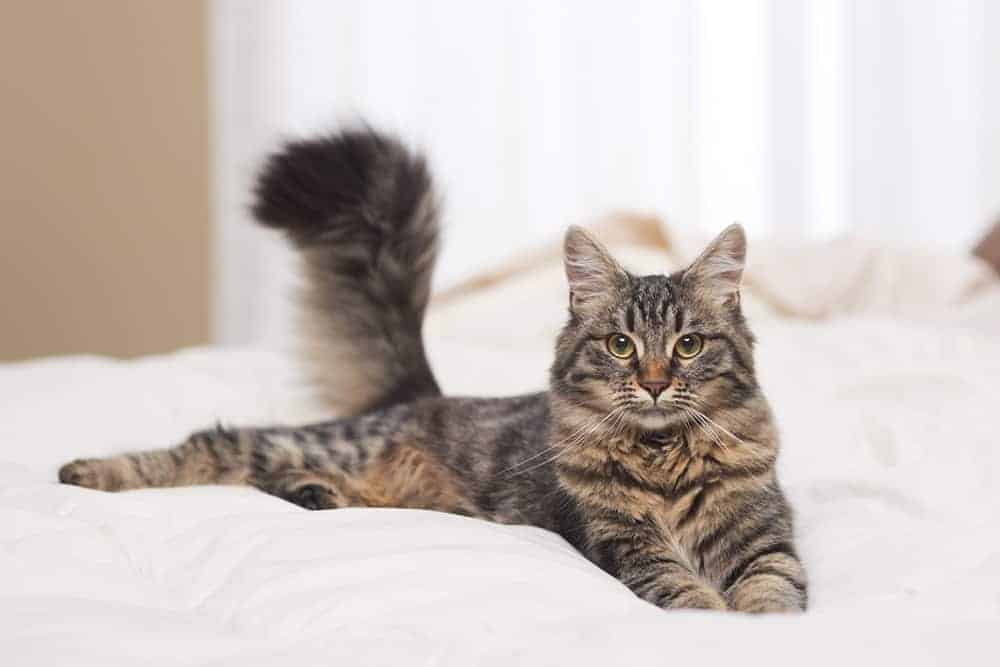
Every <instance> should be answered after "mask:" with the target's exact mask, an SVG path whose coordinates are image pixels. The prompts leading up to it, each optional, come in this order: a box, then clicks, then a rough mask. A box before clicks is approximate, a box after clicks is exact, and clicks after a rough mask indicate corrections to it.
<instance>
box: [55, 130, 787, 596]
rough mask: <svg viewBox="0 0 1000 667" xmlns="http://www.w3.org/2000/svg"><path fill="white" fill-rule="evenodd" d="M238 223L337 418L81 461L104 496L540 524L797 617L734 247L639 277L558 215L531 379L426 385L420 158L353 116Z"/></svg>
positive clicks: (608, 560) (637, 570)
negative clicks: (510, 383)
mask: <svg viewBox="0 0 1000 667" xmlns="http://www.w3.org/2000/svg"><path fill="white" fill-rule="evenodd" d="M255 194H256V203H255V205H254V214H255V217H256V218H257V219H258V221H259V222H261V223H262V224H264V225H265V226H268V227H271V228H275V229H279V230H282V231H283V232H284V233H285V234H286V235H287V237H288V238H289V239H290V240H291V241H292V243H293V244H294V245H295V246H296V247H297V249H298V251H299V252H300V254H301V258H302V260H303V265H304V267H305V274H306V278H307V281H306V282H307V290H308V291H307V294H306V298H305V300H304V304H305V306H306V307H305V309H304V310H305V313H306V315H307V321H306V322H305V323H304V326H305V329H306V330H307V331H309V332H310V340H311V341H312V343H313V345H314V349H313V352H312V353H313V357H312V360H313V363H312V365H311V366H312V369H313V371H314V372H315V373H316V380H317V381H318V384H319V386H320V387H321V388H323V389H324V390H325V392H326V396H327V398H328V400H329V401H330V404H331V406H333V407H334V408H335V409H336V411H337V413H338V414H340V415H342V417H340V418H338V419H334V420H332V421H327V422H324V423H319V424H314V425H310V426H304V427H300V428H291V427H268V428H240V429H227V428H223V427H221V426H220V427H217V428H215V429H210V430H205V431H202V432H199V433H195V434H194V435H192V436H190V438H188V439H187V440H186V441H185V442H184V443H182V444H180V445H178V446H176V447H173V448H170V449H164V450H154V451H145V452H138V453H130V454H122V455H119V456H113V457H110V458H106V459H82V460H76V461H73V462H70V463H68V464H66V465H64V466H63V467H62V468H61V469H60V470H59V480H60V481H61V482H63V483H67V484H75V485H79V486H83V487H88V488H92V489H101V490H105V491H122V490H126V489H136V488H142V487H167V486H182V485H191V484H247V485H252V486H254V487H257V488H259V489H261V490H263V491H265V492H267V493H270V494H273V495H275V496H278V497H280V498H283V499H285V500H288V501H290V502H293V503H296V504H298V505H300V506H302V507H305V508H308V509H331V508H339V507H407V508H422V509H430V510H440V511H444V512H453V513H457V514H463V515H467V516H471V517H478V518H481V519H487V520H490V521H496V522H500V523H507V524H532V525H535V526H540V527H542V528H545V529H548V530H551V531H555V532H556V533H559V534H560V535H562V536H563V537H564V538H565V539H566V540H567V541H568V542H569V543H570V544H571V545H573V546H574V547H575V548H576V549H577V550H579V551H580V552H581V553H582V554H584V555H585V556H586V557H587V558H589V559H590V560H591V561H593V562H594V563H596V564H597V565H598V566H600V567H601V568H603V569H604V570H606V571H607V572H608V573H610V574H611V575H613V576H615V577H617V578H618V579H619V580H620V581H621V582H622V583H624V584H625V585H626V586H628V587H629V588H630V589H631V590H632V591H633V592H634V593H635V594H636V595H638V596H639V597H640V598H642V599H644V600H647V601H649V602H651V603H652V604H654V605H657V606H659V607H662V608H691V609H711V610H725V609H730V610H735V611H741V612H797V611H801V610H804V609H805V608H806V604H807V583H806V574H805V571H804V569H803V567H802V565H801V563H800V560H799V558H798V556H797V554H796V549H795V546H794V542H793V525H792V513H791V509H790V507H789V504H788V502H787V501H786V499H785V497H784V495H783V494H782V491H781V488H780V486H779V484H778V480H777V477H776V473H775V459H776V456H777V453H778V433H777V430H776V428H775V424H774V420H773V418H772V416H771V412H770V409H769V407H768V404H767V402H766V400H765V398H764V396H763V394H762V393H761V389H760V387H759V386H758V383H757V380H756V377H755V373H754V357H753V345H754V337H753V335H752V334H751V332H750V330H749V329H748V326H747V323H746V321H745V319H744V316H743V314H742V311H741V306H740V298H739V297H740V292H739V288H740V281H741V277H742V272H743V266H744V261H745V254H746V239H745V236H744V232H743V230H742V228H741V227H739V226H738V225H733V226H730V227H729V228H727V229H725V230H724V231H723V232H722V233H721V234H720V235H719V236H718V237H717V238H716V239H715V240H714V241H712V242H711V244H709V245H708V247H707V248H706V249H705V250H704V252H702V254H701V255H700V256H699V257H698V258H697V259H696V260H695V261H694V262H693V263H692V264H691V265H690V266H688V267H687V268H685V269H684V270H682V271H678V272H676V273H673V274H671V275H649V276H637V275H633V274H631V273H629V272H628V271H627V270H626V269H624V268H623V267H622V266H621V265H620V264H619V263H618V262H617V261H616V260H615V259H614V258H613V257H612V256H611V254H610V253H609V252H608V250H607V249H606V248H605V247H604V246H603V245H602V244H601V243H600V242H599V241H598V240H597V239H595V238H594V237H592V236H591V235H590V234H589V233H588V232H586V231H585V230H583V229H581V228H579V227H571V228H570V229H569V230H568V231H567V233H566V236H565V243H564V260H565V271H566V278H567V280H568V284H569V294H568V296H569V298H568V319H567V322H566V325H565V327H564V328H563V329H562V332H561V333H560V334H559V336H558V339H557V341H556V344H555V350H556V352H555V361H554V363H553V364H552V366H551V370H550V379H549V389H548V391H547V392H542V393H535V394H530V395H526V396H518V397H512V398H452V397H443V396H442V395H441V391H440V389H439V387H438V384H437V382H436V381H435V379H434V376H433V373H432V372H431V369H430V366H429V364H428V361H427V358H426V356H425V354H424V346H423V341H422V334H421V325H422V321H423V317H424V312H425V310H426V307H427V302H428V297H429V292H430V279H431V273H432V270H433V266H434V262H435V257H436V253H437V247H438V236H439V223H438V218H439V205H438V200H437V197H436V194H435V191H434V188H433V184H432V180H431V177H430V174H429V170H428V168H427V165H426V162H425V160H424V159H423V158H422V157H421V156H420V155H418V154H415V153H413V152H411V151H410V150H409V149H407V148H406V147H405V146H404V145H403V144H402V143H400V142H399V140H398V139H396V138H395V137H392V136H388V135H385V134H381V133H378V132H376V131H374V130H371V129H361V130H357V129H352V130H346V131H341V132H340V133H337V134H334V135H331V136H326V137H323V138H319V139H311V140H302V141H297V142H291V143H289V144H287V145H286V146H285V147H284V148H283V150H282V151H280V152H279V153H277V154H275V155H273V156H271V157H270V158H269V159H268V161H267V162H266V164H265V166H264V169H263V170H262V172H261V175H260V177H259V180H258V183H257V187H256V191H255Z"/></svg>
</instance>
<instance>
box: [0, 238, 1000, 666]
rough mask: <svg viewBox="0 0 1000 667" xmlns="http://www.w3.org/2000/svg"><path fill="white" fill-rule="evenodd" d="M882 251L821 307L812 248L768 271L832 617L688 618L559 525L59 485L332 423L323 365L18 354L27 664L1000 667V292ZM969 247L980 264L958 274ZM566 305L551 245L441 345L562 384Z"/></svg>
mask: <svg viewBox="0 0 1000 667" xmlns="http://www.w3.org/2000/svg"><path fill="white" fill-rule="evenodd" d="M661 241H662V243H660V244H659V245H657V243H652V244H650V243H649V242H645V241H644V242H643V243H637V242H635V240H634V239H633V240H632V241H628V242H626V241H622V242H621V243H619V244H618V245H617V246H616V247H615V250H616V252H618V253H619V254H620V255H622V256H623V259H624V260H625V262H626V264H631V265H632V266H637V267H639V268H640V269H643V268H648V269H649V270H661V271H662V270H668V269H669V268H670V267H671V266H672V265H673V264H676V263H677V262H678V261H681V260H680V259H679V258H678V257H677V256H676V254H677V253H678V252H682V251H680V250H679V249H678V247H679V244H677V243H673V244H672V245H671V246H670V247H667V242H666V241H665V240H662V239H661ZM813 250H814V251H815V252H817V253H819V255H821V256H823V257H827V258H829V257H830V256H831V255H836V253H838V252H839V253H842V254H843V253H844V252H845V249H844V247H840V248H839V249H832V248H830V247H827V248H826V249H819V248H816V249H813ZM869 250H871V249H869ZM857 252H858V250H857V248H853V249H851V250H850V252H849V255H850V256H851V257H854V256H856V255H857ZM877 252H878V256H879V257H880V258H881V259H879V261H878V262H874V263H873V262H872V261H868V262H867V263H865V262H862V263H860V264H858V266H862V267H866V268H865V269H864V270H863V271H862V273H864V274H865V275H863V276H861V277H858V276H855V277H854V278H852V280H857V281H860V282H858V283H857V285H856V286H855V287H856V291H852V290H850V289H848V288H849V287H850V286H847V287H845V286H844V285H841V286H840V287H839V288H837V289H839V290H840V291H839V292H837V290H834V289H833V288H831V286H830V284H826V285H822V284H821V285H818V286H817V287H816V288H815V289H816V290H817V295H818V296H817V298H816V299H809V298H808V295H807V294H803V287H802V285H801V284H797V285H795V286H794V290H796V292H795V293H794V294H792V295H788V294H785V295H784V297H786V298H782V295H781V294H780V292H781V287H780V285H782V284H784V283H785V281H782V280H780V279H778V278H779V277H780V274H781V272H782V271H785V272H787V271H789V270H791V269H790V268H789V267H790V266H791V262H792V259H791V257H792V256H784V257H781V256H779V255H780V253H779V255H775V256H774V262H775V263H773V264H770V265H767V266H759V267H758V268H757V269H756V270H755V271H751V272H750V273H749V274H748V283H750V284H751V287H753V286H754V285H756V290H754V289H751V290H750V292H751V293H750V294H749V295H748V298H747V303H748V312H749V313H750V318H751V324H752V326H753V328H754V329H755V331H756V333H757V336H758V338H759V341H760V342H759V345H758V349H757V361H758V366H759V375H760V379H761V383H762V385H763V387H764V389H765V391H766V393H767V395H768V396H769V398H770V400H771V403H772V405H773V407H774V411H775V414H776V416H777V420H778V423H779V425H780V427H781V431H782V435H783V445H782V452H781V456H780V463H779V472H780V477H781V479H782V482H783V484H784V486H785V488H786V491H787V493H788V496H789V498H790V500H791V502H792V503H793V505H794V506H795V508H796V526H797V531H798V536H799V537H798V540H799V545H800V551H801V553H802V557H803V560H804V562H805V564H806V567H807V569H808V572H809V576H810V581H811V606H810V609H809V611H808V612H807V613H806V614H804V615H801V616H791V617H789V616H770V617H749V616H743V615H738V614H717V613H708V612H697V611H670V612H667V611H663V610H660V609H657V608H654V607H653V606H651V605H648V604H647V603H645V602H643V601H641V600H639V599H637V598H635V597H634V596H633V595H632V594H631V593H630V592H629V591H628V590H627V589H626V588H624V587H623V586H622V585H621V584H619V583H618V582H617V581H616V580H614V579H613V578H611V577H609V576H608V575H606V574H605V573H603V572H602V571H601V570H599V569H598V568H596V567H595V566H593V565H592V564H590V563H589V562H588V561H587V560H585V559H584V558H583V557H581V556H580V555H579V554H577V553H576V552H575V551H574V550H573V549H572V548H570V547H569V546H568V545H567V544H566V543H565V542H564V541H563V540H562V539H561V538H560V537H558V536H557V535H554V534H551V533H548V532H546V531H543V530H540V529H536V528H533V527H529V526H500V525H495V524H490V523H487V522H483V521H479V520H475V519H469V518H464V517H458V516H451V515H447V514H440V513H435V512H426V511H416V510H392V509H345V510H332V511H323V512H307V511H305V510H302V509H299V508H298V507H295V506H293V505H290V504H288V503H285V502H284V501H281V500H279V499H277V498H274V497H270V496H267V495H265V494H263V493H259V492H256V491H254V490H252V489H247V488H235V487H196V488H185V489H163V490H141V491H133V492H128V493H121V494H106V493H101V492H97V491H92V490H87V489H82V488H76V487H70V486H61V485H58V484H56V483H55V474H56V470H57V467H58V466H59V464H61V463H63V462H65V461H66V460H69V459H71V458H74V457H78V456H95V455H103V454H110V453H113V452H118V451H122V450H126V449H136V448H150V447H161V446H169V445H171V444H174V443H176V442H177V441H179V440H180V439H182V438H183V437H184V436H185V435H186V434H187V433H188V432H190V431H192V430H195V429H198V428H201V427H204V426H206V425H208V424H211V423H214V422H216V421H221V422H223V423H225V424H227V425H242V424H246V425H250V424H273V423H287V424H294V423H300V422H307V421H312V420H318V419H322V418H326V417H327V416H329V415H328V414H327V413H326V411H325V410H324V408H323V406H322V405H319V404H318V403H317V402H316V401H315V399H314V397H313V395H312V392H311V391H310V389H309V386H308V383H307V382H306V380H305V379H304V377H305V376H304V373H303V371H302V369H301V368H300V367H299V366H298V365H297V364H296V363H294V361H293V359H294V355H293V354H292V353H291V352H290V351H289V350H288V349H286V347H285V346H283V345H273V344H272V345H268V344H261V345H257V346H254V347H248V348H230V349H225V348H211V347H209V348H200V349H190V350H182V351H179V352H176V353H173V354H169V355H164V356H157V357H148V358H143V359H137V360H132V361H118V360H113V359H107V358H97V357H64V358H53V359H42V360H34V361H29V362H24V363H17V364H6V365H0V526H2V532H0V655H2V656H4V658H3V660H4V662H5V664H15V665H53V664H69V663H72V664H74V665H91V664H93V665H102V666H104V667H107V666H113V665H133V664H140V663H141V664H149V665H160V664H163V665H167V664H169V665H187V664H191V665H240V666H241V667H247V666H249V665H258V664H259V665H272V664H338V663H339V664H344V663H348V661H349V663H348V664H352V665H389V664H392V665H400V664H405V665H456V666H457V665H462V666H468V665H513V664H526V665H581V666H584V665H609V664H611V665H617V664H626V663H630V662H634V663H638V662H639V661H642V662H644V663H647V664H648V663H651V664H666V663H670V662H678V661H697V663H698V664H714V663H721V662H722V661H724V660H725V661H734V662H735V661H739V663H740V664H745V663H750V664H754V663H767V664H769V665H779V664H780V665H783V664H793V663H801V662H804V661H807V662H808V663H810V664H833V663H842V662H843V661H844V660H854V661H861V663H862V664H871V663H875V662H876V661H888V662H890V663H891V664H904V663H905V664H911V665H924V664H928V665H930V664H939V663H944V662H947V663H949V664H995V660H996V649H997V636H998V633H1000V491H998V483H1000V447H998V444H1000V443H998V433H1000V428H998V423H1000V422H998V408H1000V393H998V391H1000V390H998V387H1000V336H998V335H997V332H998V331H1000V298H998V291H1000V290H998V288H997V287H996V285H990V284H988V281H986V282H984V280H985V279H984V277H983V276H984V274H983V273H982V272H980V271H979V269H978V268H977V267H970V266H967V265H965V264H964V263H963V262H964V260H962V261H959V260H957V259H955V258H944V259H942V260H941V262H938V263H936V264H934V266H935V267H936V269H935V270H936V271H938V272H939V273H941V275H942V280H946V279H947V280H950V279H952V278H954V281H953V282H954V285H952V286H951V287H950V288H949V289H948V290H945V291H944V292H942V291H940V290H939V291H936V292H935V291H934V290H926V294H925V295H924V296H921V295H919V294H916V295H914V294H911V293H909V292H908V291H907V290H906V289H901V288H900V285H903V286H904V287H907V286H908V287H913V286H915V285H920V284H921V282H920V281H922V280H923V281H924V282H926V281H927V278H926V275H924V274H926V273H927V268H926V265H923V272H922V273H921V271H920V268H921V264H920V263H919V262H915V261H914V260H913V255H912V253H910V252H909V251H906V252H904V251H900V252H899V253H895V254H894V253H888V254H886V253H885V252H884V251H883V250H881V249H879V250H878V251H877ZM862 254H863V253H862ZM801 256H802V253H801V251H800V252H798V253H796V254H795V257H799V258H801ZM887 257H888V258H889V259H886V258H887ZM869 259H870V258H869ZM949 261H951V262H952V263H953V264H954V265H955V266H956V267H959V268H958V269H957V270H959V271H966V274H965V277H964V278H963V277H960V278H955V275H953V274H954V272H953V271H952V272H951V273H948V275H947V276H945V275H944V273H945V272H946V269H944V268H942V267H944V266H945V265H947V264H948V262H949ZM879 262H881V263H879ZM886 262H888V264H889V265H890V267H891V268H890V269H887V270H885V271H882V273H879V271H878V270H876V271H874V274H873V273H872V270H873V267H876V266H882V267H883V269H884V268H885V263H886ZM942 262H943V263H942ZM907 266H910V267H911V268H910V269H907V268H906V267H907ZM907 270H912V271H914V272H915V273H918V274H920V275H914V276H913V277H912V279H911V278H908V277H907V275H906V271H907ZM865 272H867V273H865ZM837 275H838V276H840V275H842V274H837ZM859 275H860V274H859ZM873 275H874V277H873ZM879 276H881V277H879ZM970 276H973V277H974V278H975V279H974V280H972V278H970ZM970 280H972V282H971V283H970V282H969V281H970ZM886 281H894V282H892V285H894V286H890V285H888V284H887V282H886ZM973 283H974V284H975V285H976V286H977V287H976V288H975V289H971V288H970V284H973ZM935 284H937V282H936V281H935ZM775 285H778V286H779V287H778V288H775V287H774V286H775ZM790 289H791V288H790ZM864 290H875V292H876V294H875V295H874V296H873V295H872V294H868V297H871V298H866V297H865V294H864ZM911 291H912V290H911ZM858 292H861V293H860V294H859V293H858ZM831 293H837V294H840V295H842V296H843V297H844V298H842V299H840V300H839V301H836V302H829V298H828V297H829V295H830V294H831ZM820 295H825V296H826V298H827V302H826V305H824V306H823V308H822V309H820V310H821V312H812V311H810V312H800V311H801V309H799V310H797V309H796V308H797V307H796V305H795V304H798V303H801V304H807V306H806V307H807V308H811V309H812V310H813V311H815V310H816V303H817V300H819V299H820ZM887 295H888V296H887ZM875 297H877V298H875ZM921 299H923V301H921ZM789 304H791V305H789ZM564 313H565V288H564V287H563V285H562V282H561V277H560V275H559V267H558V262H557V261H555V260H553V259H552V258H551V257H548V258H546V257H545V256H539V259H538V261H537V262H536V263H535V264H534V265H532V266H527V267H525V266H519V267H518V268H517V270H513V271H510V272H507V273H504V272H500V273H499V274H496V275H493V276H492V277H491V278H490V279H489V280H485V281H478V282H473V283H470V286H468V287H467V288H466V289H460V290H457V291H453V292H451V293H450V295H449V296H448V297H447V298H441V299H439V300H438V302H437V303H436V305H435V307H434V308H433V310H432V313H431V315H430V320H429V322H428V324H427V339H428V343H429V348H430V350H429V352H430V357H431V360H432V363H433V365H434V367H435V369H436V370H437V372H438V374H439V376H440V378H441V381H442V384H443V386H444V388H445V390H446V391H447V392H448V393H453V394H473V395H502V394H512V393H517V392H521V391H529V390H534V389H537V388H539V387H541V386H543V384H544V380H545V372H546V366H547V364H548V363H549V362H550V360H551V356H552V343H553V336H554V333H555V331H556V330H557V328H558V326H559V324H560V320H561V318H562V317H563V316H564ZM483 378H489V379H488V381H484V380H483Z"/></svg>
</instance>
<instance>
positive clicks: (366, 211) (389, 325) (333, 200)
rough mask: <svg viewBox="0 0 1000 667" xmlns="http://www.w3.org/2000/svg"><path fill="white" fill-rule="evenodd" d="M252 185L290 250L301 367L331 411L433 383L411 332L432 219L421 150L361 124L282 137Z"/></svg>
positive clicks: (261, 217)
mask: <svg viewBox="0 0 1000 667" xmlns="http://www.w3.org/2000/svg"><path fill="white" fill-rule="evenodd" d="M256 194H257V200H256V203H255V205H254V208H253V212H254V216H255V217H256V218H257V220H258V221H259V222H260V223H261V224H262V225H264V226H267V227H270V228H272V229H278V230H281V231H283V232H284V233H285V234H286V236H287V237H288V238H289V240H291V241H292V243H293V244H294V245H295V246H296V247H297V248H298V250H299V255H300V257H301V260H302V265H303V269H304V272H305V279H306V280H305V286H306V289H305V293H304V294H303V298H302V300H301V305H302V309H301V316H302V318H301V326H302V329H303V330H304V332H305V334H306V335H305V340H306V341H307V344H308V345H309V350H308V355H307V356H308V357H309V358H310V360H311V363H310V365H309V369H310V371H311V372H312V373H313V376H314V378H315V381H316V384H317V387H318V388H319V390H320V391H321V392H322V394H323V396H324V397H325V398H326V400H327V402H328V404H329V405H330V406H331V407H332V408H333V409H334V410H335V411H336V412H337V414H345V415H346V414H359V413H361V412H365V411H368V410H372V409H375V408H378V407H382V406H385V405H390V404H392V403H397V402H405V401H412V400H414V399H416V398H420V397H422V396H436V395H438V394H440V391H439V390H438V386H437V383H436V382H435V380H434V376H433V374H432V373H431V371H430V367H429V366H428V364H427V358H426V356H425V354H424V345H423V338H422V336H421V323H422V321H423V317H424V310H425V309H426V307H427V300H428V298H429V296H430V284H431V274H432V272H433V269H434V261H435V258H436V256H437V245H438V225H439V223H438V204H437V198H436V196H435V194H434V188H433V184H432V182H431V177H430V173H429V172H428V170H427V166H426V164H425V163H424V160H423V158H422V157H420V156H418V155H414V154H412V153H410V152H409V151H408V150H407V149H406V148H405V147H404V146H403V145H402V144H401V143H400V142H399V141H397V140H396V139H394V138H392V137H388V136H385V135H381V134H377V133H375V132H373V131H371V130H368V129H359V130H350V131H347V132H342V133H340V134H336V135H333V136H330V137H326V138H321V139H313V140H309V141H298V142H291V143H289V144H287V145H286V146H285V148H284V150H282V151H281V152H279V153H276V154H275V155H272V156H271V157H270V158H269V159H268V161H267V163H266V164H265V166H264V169H263V171H262V172H261V175H260V178H259V179H258V183H257V190H256Z"/></svg>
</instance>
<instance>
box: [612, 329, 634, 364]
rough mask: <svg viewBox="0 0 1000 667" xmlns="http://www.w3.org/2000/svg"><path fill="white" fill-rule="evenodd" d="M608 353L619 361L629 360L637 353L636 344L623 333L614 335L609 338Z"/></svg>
mask: <svg viewBox="0 0 1000 667" xmlns="http://www.w3.org/2000/svg"><path fill="white" fill-rule="evenodd" d="M607 345H608V352H610V353H611V354H612V355H613V356H616V357H618V358H619V359H628V358H629V357H631V356H632V354H633V353H634V352H635V343H633V342H632V339H631V338H629V337H628V336H626V335H625V334H623V333H613V334H611V335H610V336H608V340H607Z"/></svg>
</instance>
